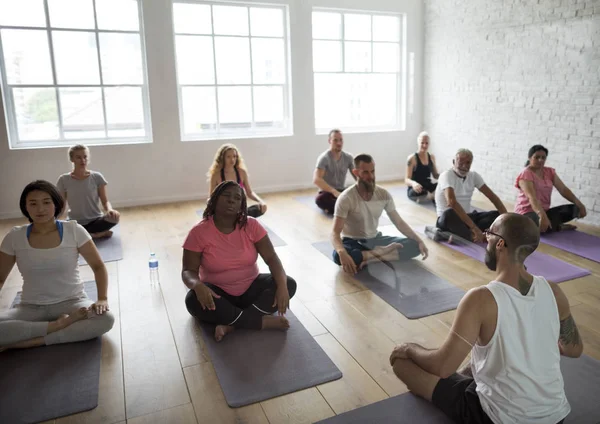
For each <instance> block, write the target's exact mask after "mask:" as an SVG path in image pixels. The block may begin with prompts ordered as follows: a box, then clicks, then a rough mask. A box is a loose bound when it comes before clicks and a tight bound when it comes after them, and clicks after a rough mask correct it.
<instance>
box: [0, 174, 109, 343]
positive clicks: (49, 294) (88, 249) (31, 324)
mask: <svg viewBox="0 0 600 424" xmlns="http://www.w3.org/2000/svg"><path fill="white" fill-rule="evenodd" d="M20 207H21V212H22V213H23V215H24V216H25V217H26V218H27V219H28V220H29V221H30V223H31V224H29V225H23V226H17V227H15V228H13V229H12V230H11V231H10V232H9V233H8V234H7V235H6V236H5V237H4V239H3V240H2V244H0V290H1V289H2V286H3V285H4V283H5V282H6V279H7V277H8V274H9V273H10V271H11V270H12V268H13V266H14V265H15V263H16V264H17V267H18V269H19V271H20V272H21V275H22V277H23V292H22V296H21V303H20V304H19V305H17V306H16V307H14V308H12V309H9V310H7V311H1V312H0V352H1V351H3V350H6V349H15V348H29V347H35V346H42V345H51V344H58V343H69V342H76V341H83V340H89V339H93V338H95V337H99V336H101V335H102V334H104V333H106V332H107V331H109V330H110V329H111V328H112V326H113V323H114V317H113V315H112V314H111V313H110V312H109V305H108V297H107V289H108V274H107V272H106V268H105V266H104V263H102V260H101V259H100V255H99V254H98V250H97V249H96V246H95V244H94V243H93V242H92V243H90V241H91V237H90V235H89V233H88V232H87V231H86V230H85V229H84V228H83V227H82V226H81V225H79V224H77V223H76V222H75V221H57V220H56V217H57V216H58V214H59V213H60V211H61V210H62V208H63V207H64V200H63V198H62V197H61V195H60V193H59V191H58V190H57V188H56V187H55V186H54V185H53V184H51V183H49V182H47V181H42V180H38V181H34V182H32V183H30V184H28V185H27V186H26V187H25V189H24V190H23V193H22V194H21V199H20ZM80 254H81V255H82V256H83V257H84V259H85V260H86V262H87V263H88V264H89V265H90V267H91V269H92V271H93V272H94V277H95V280H96V286H97V290H98V301H97V302H92V301H91V300H90V299H89V298H88V297H87V295H86V294H85V292H84V289H83V283H82V282H81V279H80V277H79V266H78V263H77V261H78V258H79V255H80Z"/></svg>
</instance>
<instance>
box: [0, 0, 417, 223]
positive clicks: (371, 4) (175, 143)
mask: <svg viewBox="0 0 600 424" xmlns="http://www.w3.org/2000/svg"><path fill="white" fill-rule="evenodd" d="M268 2H269V1H268V0H265V3H268ZM261 3H262V2H261ZM270 3H284V4H289V6H290V34H291V37H290V43H291V61H292V68H291V74H292V97H293V111H294V135H293V136H291V137H276V138H265V139H241V140H240V139H238V140H233V142H234V143H235V144H236V145H237V146H238V147H239V148H240V150H241V152H242V154H243V155H244V158H245V160H246V163H247V165H248V168H249V171H250V176H251V182H252V185H253V188H254V189H255V190H256V191H257V192H259V193H264V192H268V191H278V190H286V189H296V188H303V187H310V186H311V181H312V172H313V169H314V165H315V161H316V158H317V156H318V154H319V153H320V152H322V151H323V150H325V149H326V148H327V136H323V135H318V136H317V135H315V132H314V106H313V95H312V86H313V75H312V53H311V45H312V34H311V10H312V7H313V6H318V7H333V8H344V9H359V10H366V11H387V12H399V13H405V14H406V15H407V20H406V22H407V25H406V34H407V37H406V46H407V52H414V53H415V74H416V75H417V76H420V75H422V68H421V65H420V64H421V63H422V50H423V40H422V34H423V25H422V22H423V10H422V8H423V6H422V3H421V1H420V0H406V1H403V2H400V1H398V0H345V1H342V0H288V1H278V0H274V1H270ZM143 9H144V10H143V15H144V26H145V38H146V48H147V64H148V79H149V83H150V102H151V116H152V130H153V139H154V142H153V143H152V144H136V145H109V146H98V147H92V149H91V152H92V164H91V168H93V169H96V170H99V171H101V172H102V173H103V174H104V175H105V177H106V178H107V180H108V181H109V186H108V187H109V188H108V190H109V197H110V199H111V201H112V202H113V204H114V205H115V206H117V207H118V206H123V205H139V204H151V203H161V202H169V201H180V200H188V199H196V198H205V197H206V194H207V184H206V177H205V173H206V171H207V169H208V167H209V165H210V163H211V161H212V159H213V157H214V153H215V151H216V149H217V148H218V147H219V146H220V145H221V144H222V143H224V142H227V140H214V141H198V142H185V143H183V142H181V141H180V137H179V119H178V112H177V111H178V106H177V94H176V93H177V90H176V76H175V63H174V47H173V45H174V41H173V33H172V23H171V1H170V0H143ZM421 92H422V80H421V78H420V77H416V78H415V93H416V95H415V104H414V111H415V113H414V114H412V115H407V125H406V130H405V131H395V132H381V133H371V134H368V133H365V134H346V135H345V143H346V144H345V149H346V150H347V151H349V152H351V153H354V154H357V153H360V152H367V153H370V154H372V155H373V156H374V157H375V160H376V164H377V176H378V179H379V180H380V181H381V180H386V179H397V178H400V177H401V176H402V175H403V172H404V161H405V158H406V156H407V155H408V154H409V153H410V152H411V151H413V150H414V147H415V141H416V136H417V134H418V133H419V131H420V130H421V125H420V124H421V122H422V115H421V111H422V102H421V95H420V93H421ZM0 107H2V106H1V105H0ZM1 112H2V114H1V115H0V116H4V113H3V111H1ZM342 130H343V128H342ZM69 170H70V163H69V162H68V160H67V152H66V148H48V149H32V150H10V149H9V147H8V141H7V136H6V128H5V127H4V121H3V120H2V119H0V218H7V217H12V216H19V208H18V200H19V195H20V193H21V190H22V189H23V187H24V186H25V185H26V184H27V183H28V182H30V181H31V180H34V179H38V178H41V179H47V180H49V181H52V182H55V181H56V179H57V178H58V175H59V174H61V173H63V172H68V171H69Z"/></svg>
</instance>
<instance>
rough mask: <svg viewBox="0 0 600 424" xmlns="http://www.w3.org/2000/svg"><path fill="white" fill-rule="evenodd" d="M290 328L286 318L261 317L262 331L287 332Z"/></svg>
mask: <svg viewBox="0 0 600 424" xmlns="http://www.w3.org/2000/svg"><path fill="white" fill-rule="evenodd" d="M288 328H290V322H289V321H288V320H287V318H286V317H279V316H273V315H265V316H264V317H262V329H263V330H283V331H285V330H287V329H288Z"/></svg>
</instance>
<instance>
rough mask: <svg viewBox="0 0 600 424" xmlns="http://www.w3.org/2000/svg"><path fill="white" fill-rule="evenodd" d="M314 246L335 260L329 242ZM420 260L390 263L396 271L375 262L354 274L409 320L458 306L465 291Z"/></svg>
mask: <svg viewBox="0 0 600 424" xmlns="http://www.w3.org/2000/svg"><path fill="white" fill-rule="evenodd" d="M313 247H315V249H317V250H318V251H319V252H321V253H323V254H324V255H325V256H327V257H328V258H330V259H332V252H333V247H332V245H331V243H330V242H329V241H322V242H319V243H313ZM418 261H419V260H418V259H412V260H409V261H397V262H390V263H389V264H390V265H391V266H393V268H394V269H393V270H392V269H391V268H390V267H389V266H388V265H386V264H384V263H381V262H379V263H373V264H369V265H368V266H367V267H365V268H364V269H362V270H361V271H359V272H358V273H357V274H356V275H355V276H354V277H355V278H356V279H357V280H358V281H360V282H361V283H362V284H364V285H365V286H366V287H367V288H368V289H369V290H371V291H372V292H373V293H375V294H376V295H377V296H379V297H380V298H382V299H383V300H385V301H386V302H387V303H388V304H389V305H390V306H392V307H394V308H395V309H396V310H397V311H399V312H400V313H401V314H402V315H404V316H405V317H406V318H409V319H417V318H422V317H426V316H429V315H434V314H438V313H440V312H445V311H450V310H452V309H456V307H457V306H458V303H459V302H460V300H461V299H462V297H463V296H464V294H465V291H464V290H463V289H461V288H459V287H456V286H454V285H452V284H450V283H449V282H447V281H446V280H444V279H442V278H440V277H438V276H437V275H435V274H432V273H431V272H429V271H428V270H426V269H425V268H423V267H421V266H420V265H419V264H418Z"/></svg>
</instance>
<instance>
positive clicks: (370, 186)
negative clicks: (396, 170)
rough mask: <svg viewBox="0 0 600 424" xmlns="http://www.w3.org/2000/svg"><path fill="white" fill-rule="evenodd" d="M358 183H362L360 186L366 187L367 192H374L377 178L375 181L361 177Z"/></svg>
mask: <svg viewBox="0 0 600 424" xmlns="http://www.w3.org/2000/svg"><path fill="white" fill-rule="evenodd" d="M358 184H360V186H361V187H362V188H364V189H365V191H366V192H367V193H373V192H374V191H375V179H373V181H365V180H361V179H359V180H358Z"/></svg>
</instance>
